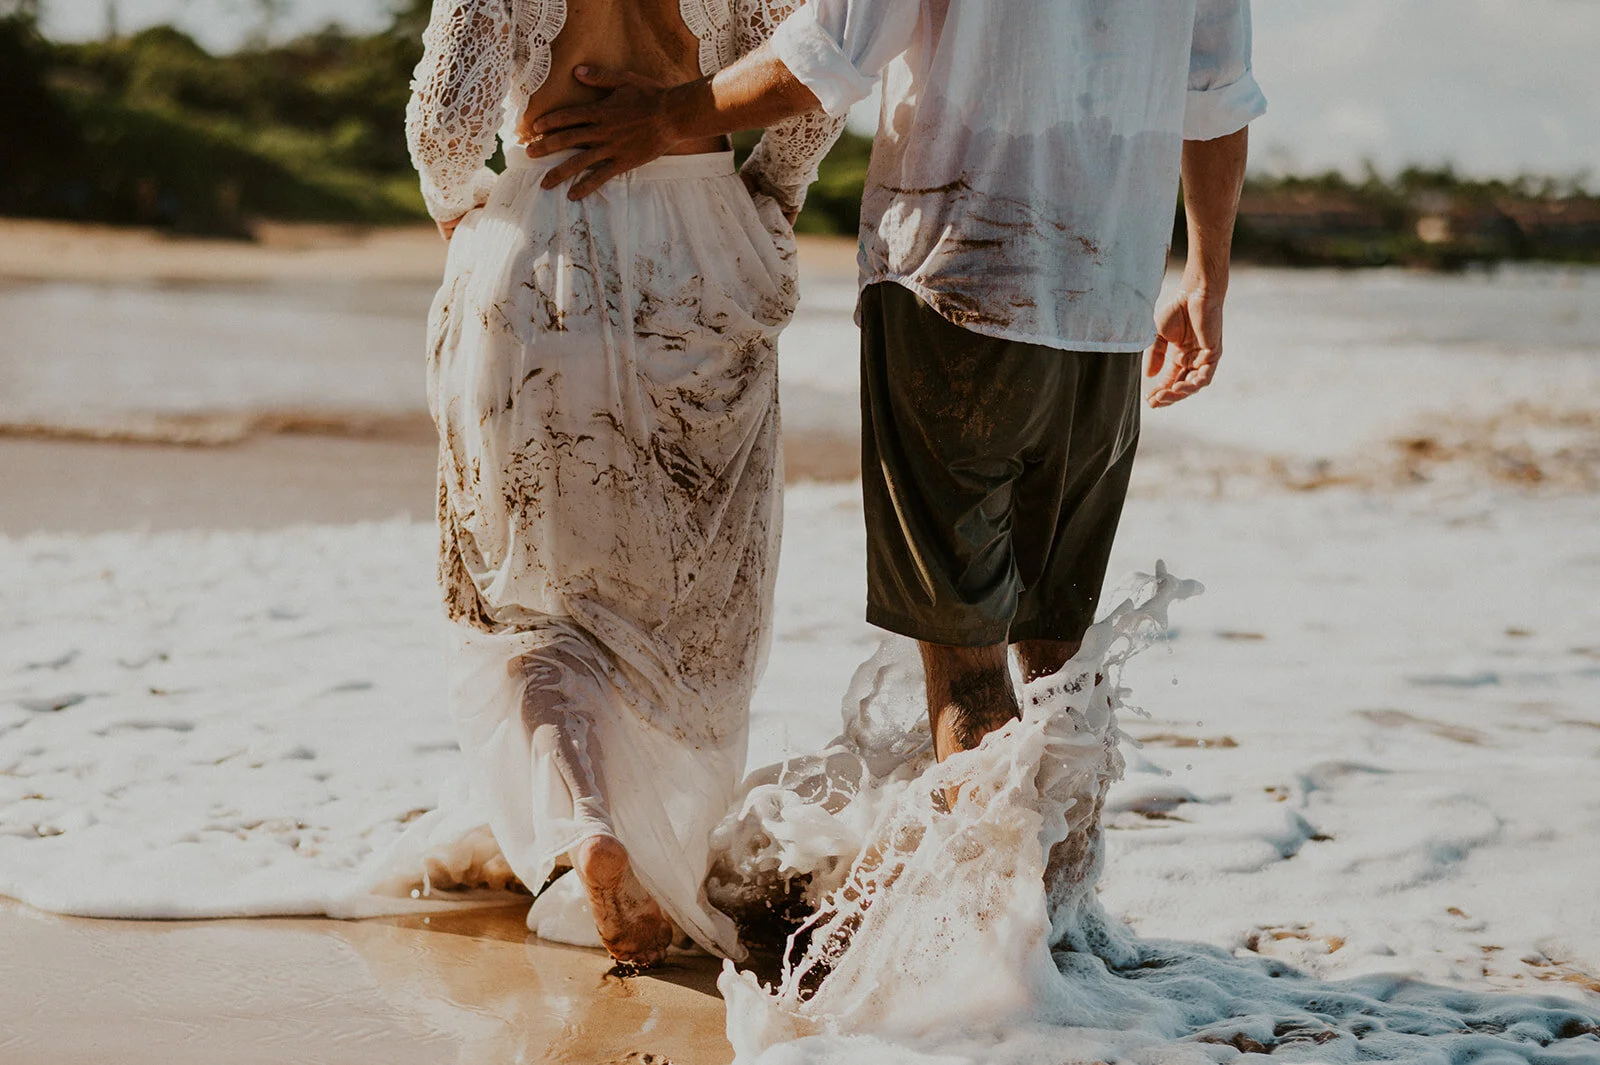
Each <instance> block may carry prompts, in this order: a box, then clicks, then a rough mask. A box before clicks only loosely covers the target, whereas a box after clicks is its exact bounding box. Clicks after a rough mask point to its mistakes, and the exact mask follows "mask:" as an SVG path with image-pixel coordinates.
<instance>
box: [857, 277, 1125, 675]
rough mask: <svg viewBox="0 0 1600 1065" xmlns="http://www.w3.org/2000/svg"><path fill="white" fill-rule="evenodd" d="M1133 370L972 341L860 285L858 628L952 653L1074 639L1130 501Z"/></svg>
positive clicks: (920, 308) (1106, 355)
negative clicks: (861, 563)
mask: <svg viewBox="0 0 1600 1065" xmlns="http://www.w3.org/2000/svg"><path fill="white" fill-rule="evenodd" d="M1140 366H1141V360H1140V356H1139V355H1138V354H1135V353H1128V352H1078V351H1062V350H1060V349H1058V348H1050V347H1045V346H1043V345H1039V344H1024V343H1020V342H1018V341H1011V340H1000V339H996V338H994V337H987V336H983V335H981V334H978V333H972V332H969V331H967V330H965V329H962V328H961V327H959V326H956V325H952V324H951V323H950V322H949V321H948V320H947V319H945V318H943V317H942V316H940V315H939V313H938V312H936V311H934V310H933V309H932V308H930V307H929V306H928V305H927V304H926V303H924V302H923V301H922V300H921V299H919V298H918V297H917V296H916V295H915V294H914V293H912V292H911V291H910V290H908V289H906V288H904V287H902V286H900V285H898V284H894V283H883V284H876V285H870V286H868V287H867V288H866V289H865V290H864V291H863V292H862V294H861V414H862V433H861V472H862V492H863V497H864V501H865V505H866V516H867V620H868V621H870V622H872V623H873V624H874V625H878V626H880V627H882V628H885V629H889V630H891V631H893V632H898V633H902V634H904V635H906V636H911V637H913V638H915V639H918V640H925V641H927V642H930V643H941V644H949V645H955V646H967V647H971V646H978V645H982V644H994V643H1002V642H1016V641H1018V640H1034V639H1049V640H1078V639H1081V638H1082V636H1083V633H1084V630H1085V629H1087V628H1088V627H1089V625H1090V624H1091V623H1093V621H1094V612H1095V605H1096V604H1097V603H1098V602H1099V599H1100V586H1101V584H1102V583H1103V582H1104V580H1105V574H1106V565H1107V562H1108V561H1109V559H1110V556H1111V542H1112V540H1113V539H1114V538H1115V536H1116V532H1117V522H1118V520H1119V519H1120V518H1121V516H1122V503H1123V500H1124V498H1125V497H1126V496H1127V491H1128V474H1129V472H1130V470H1131V468H1132V465H1133V454H1134V450H1135V448H1136V445H1137V443H1138V439H1139V390H1140Z"/></svg>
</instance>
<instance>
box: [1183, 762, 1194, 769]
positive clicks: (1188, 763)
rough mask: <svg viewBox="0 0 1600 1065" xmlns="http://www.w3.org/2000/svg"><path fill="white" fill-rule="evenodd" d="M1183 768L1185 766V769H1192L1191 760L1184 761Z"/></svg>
mask: <svg viewBox="0 0 1600 1065" xmlns="http://www.w3.org/2000/svg"><path fill="white" fill-rule="evenodd" d="M1183 768H1185V769H1193V768H1194V763H1193V762H1185V763H1183Z"/></svg>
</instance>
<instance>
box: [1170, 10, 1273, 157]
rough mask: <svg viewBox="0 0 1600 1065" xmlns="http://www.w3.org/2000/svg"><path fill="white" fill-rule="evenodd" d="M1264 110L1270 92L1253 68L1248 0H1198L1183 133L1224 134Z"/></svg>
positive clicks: (1191, 136)
mask: <svg viewBox="0 0 1600 1065" xmlns="http://www.w3.org/2000/svg"><path fill="white" fill-rule="evenodd" d="M1266 110H1267V98H1266V96H1264V95H1263V94H1262V92H1261V87H1260V86H1259V85H1257V84H1256V79H1255V75H1254V74H1252V73H1251V71H1250V0H1198V2H1197V3H1196V5H1195V16H1194V38H1193V41H1192V43H1191V44H1190V51H1189V95H1188V98H1187V100H1186V101H1185V104H1184V110H1183V139H1184V140H1190V141H1208V140H1215V139H1216V138H1218V137H1226V136H1227V135H1228V134H1230V133H1236V132H1238V131H1239V130H1241V129H1243V128H1244V127H1245V126H1247V125H1249V124H1250V122H1251V121H1252V120H1253V119H1256V118H1259V117H1261V115H1262V114H1263V113H1265V112H1266Z"/></svg>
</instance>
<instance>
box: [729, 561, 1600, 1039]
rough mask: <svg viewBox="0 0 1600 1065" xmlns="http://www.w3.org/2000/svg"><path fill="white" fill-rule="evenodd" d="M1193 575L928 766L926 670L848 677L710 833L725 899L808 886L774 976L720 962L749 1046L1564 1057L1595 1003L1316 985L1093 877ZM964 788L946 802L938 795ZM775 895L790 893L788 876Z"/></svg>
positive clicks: (889, 664)
mask: <svg viewBox="0 0 1600 1065" xmlns="http://www.w3.org/2000/svg"><path fill="white" fill-rule="evenodd" d="M1199 591H1200V587H1199V585H1198V584H1196V583H1194V582H1192V581H1182V580H1179V579H1177V578H1174V577H1172V576H1171V575H1170V574H1168V573H1167V572H1166V571H1165V569H1164V567H1162V566H1161V565H1160V564H1158V565H1157V570H1156V574H1155V575H1154V576H1153V577H1150V578H1147V579H1146V580H1145V581H1144V583H1143V585H1142V587H1141V589H1140V590H1139V593H1138V594H1137V595H1136V596H1135V597H1133V598H1130V599H1128V600H1125V601H1124V602H1122V603H1121V604H1120V605H1119V606H1118V607H1117V608H1116V609H1115V610H1113V611H1112V612H1111V614H1110V615H1109V616H1108V617H1107V618H1106V619H1105V620H1104V621H1102V622H1100V623H1099V624H1097V625H1096V626H1094V628H1093V629H1091V630H1090V632H1089V634H1088V635H1087V637H1086V638H1085V641H1084V646H1083V650H1082V651H1081V652H1080V654H1079V655H1078V656H1077V657H1076V658H1075V659H1074V660H1073V662H1072V663H1070V664H1069V665H1068V666H1067V667H1066V668H1065V669H1064V670H1063V671H1062V672H1061V673H1060V674H1058V675H1057V676H1055V677H1052V678H1046V679H1045V680H1043V681H1040V682H1037V683H1035V684H1031V685H1028V686H1027V687H1026V688H1025V689H1024V713H1023V717H1022V719H1021V720H1020V721H1015V722H1013V723H1011V724H1010V725H1008V726H1007V727H1006V728H1004V729H1002V730H1000V731H999V732H996V733H994V734H993V735H991V736H990V737H989V738H988V739H986V741H985V742H984V744H983V745H982V746H981V747H980V748H979V749H978V750H977V751H973V752H969V753H966V754H962V755H957V756H955V757H952V758H950V759H948V760H947V761H945V762H944V763H942V764H938V765H932V764H930V758H929V746H930V745H929V743H928V738H927V737H928V733H927V726H926V723H925V720H924V719H923V716H922V706H923V704H922V702H921V692H920V683H918V681H919V676H918V670H917V668H916V664H915V662H914V660H913V659H912V657H910V656H911V651H910V648H909V647H908V646H907V645H903V644H901V645H894V644H891V645H886V646H885V647H884V648H882V649H880V651H879V652H878V654H877V655H875V656H874V658H873V659H872V660H870V661H869V662H868V663H867V664H866V666H864V667H863V668H862V669H861V670H860V671H859V672H858V673H857V676H856V680H855V684H854V685H853V690H852V695H851V697H850V698H849V699H847V702H846V705H847V708H851V709H850V710H848V711H847V714H846V729H845V733H844V735H842V736H841V737H840V738H839V739H838V740H836V741H835V742H834V743H833V744H832V745H830V747H829V748H827V749H826V750H825V751H823V752H821V753H820V754H818V755H816V756H812V757H809V758H804V759H796V760H791V761H790V762H787V763H784V764H783V765H782V766H778V767H773V768H772V769H770V770H767V771H765V772H763V773H759V774H757V775H755V776H754V777H753V778H752V780H751V781H750V785H749V787H748V789H747V795H746V798H745V800H744V803H743V805H742V806H741V807H740V809H739V810H738V811H737V813H736V815H735V816H734V817H733V818H732V819H731V820H730V822H729V823H728V824H727V825H725V826H724V829H723V831H722V834H721V836H720V838H719V844H720V846H721V847H722V848H723V851H724V853H723V856H722V859H721V861H720V862H719V866H718V870H717V881H716V883H715V885H714V886H715V888H716V890H717V895H718V897H719V900H720V901H721V902H722V903H723V904H724V905H727V906H729V907H730V908H732V909H735V910H741V915H742V916H744V917H745V918H746V919H747V920H748V919H749V917H750V916H751V910H752V909H753V908H755V905H754V904H756V903H757V900H759V898H760V897H761V895H762V894H763V893H764V892H765V891H769V890H770V887H769V886H770V885H774V884H781V883H796V882H805V881H809V883H808V884H807V885H806V887H805V888H804V889H803V893H804V896H805V900H806V902H807V904H808V905H809V906H810V908H811V910H812V913H811V916H810V917H809V918H808V919H806V920H805V922H804V923H803V925H802V927H801V929H800V930H799V932H797V933H796V934H794V935H793V936H791V937H790V939H789V943H788V951H787V960H786V962H785V965H784V968H783V973H782V976H781V978H780V979H779V981H778V982H777V984H776V985H775V986H771V987H763V986H762V985H761V984H760V982H759V981H758V980H757V979H756V978H755V977H754V976H753V975H751V974H749V973H741V972H739V971H738V970H737V969H736V968H735V967H734V966H733V964H732V963H728V964H727V965H726V966H725V968H724V972H723V976H722V978H721V980H720V981H719V987H720V989H721V991H722V993H723V996H724V998H725V999H726V1000H727V1003H728V1038H729V1040H730V1042H732V1044H733V1046H734V1048H735V1051H736V1053H737V1055H738V1056H737V1060H738V1061H739V1062H744V1063H753V1062H759V1063H763V1065H779V1063H782V1065H801V1063H817V1065H821V1063H835V1065H868V1063H871V1065H880V1063H884V1062H891V1063H906V1065H910V1063H919V1065H920V1063H926V1065H934V1063H938V1065H956V1063H971V1065H977V1063H979V1062H983V1063H1015V1065H1024V1063H1027V1065H1051V1063H1063V1065H1065V1063H1068V1062H1084V1061H1127V1062H1146V1063H1151V1065H1155V1063H1162V1065H1166V1063H1195V1065H1198V1063H1201V1062H1221V1061H1231V1060H1233V1059H1234V1058H1236V1057H1238V1056H1239V1055H1240V1054H1242V1053H1257V1054H1277V1053H1279V1052H1281V1055H1282V1056H1283V1057H1285V1058H1289V1059H1292V1060H1299V1061H1319V1062H1345V1061H1393V1062H1416V1063H1421V1062H1440V1063H1457V1062H1463V1063H1464V1062H1467V1061H1488V1060H1494V1061H1497V1062H1508V1063H1509V1062H1528V1063H1534V1062H1540V1063H1542V1062H1576V1061H1586V1060H1587V1061H1593V1060H1596V1058H1597V1057H1600V1012H1597V1011H1592V1010H1585V1009H1583V1008H1581V1007H1574V1006H1573V1005H1572V1004H1571V1003H1569V1002H1566V1001H1564V1000H1560V999H1556V998H1537V997H1529V996H1510V995H1495V994H1482V993H1471V992H1463V991H1460V990H1457V989H1448V988H1441V987H1434V986H1430V985H1427V984H1423V983H1421V982H1418V981H1413V980H1407V979H1405V978H1402V977H1395V976H1368V977H1362V978H1359V979H1355V980H1349V981H1339V982H1332V981H1319V980H1315V979H1311V978H1309V977H1306V976H1304V975H1302V974H1300V973H1297V972H1295V971H1294V970H1292V969H1290V968H1289V967H1288V966H1286V965H1285V964H1283V963H1282V962H1281V961H1276V960H1271V959H1255V958H1252V959H1235V958H1233V957H1230V956H1229V955H1228V954H1227V953H1225V952H1224V951H1222V950H1219V949H1217V948H1215V947H1210V946H1206V945H1203V944H1189V943H1174V942H1162V941H1153V940H1152V941H1142V940H1139V939H1137V938H1135V937H1134V936H1133V935H1132V934H1131V933H1130V932H1129V931H1128V930H1127V929H1126V928H1124V927H1123V926H1122V925H1121V924H1120V923H1119V922H1116V921H1114V920H1112V919H1110V918H1109V917H1108V916H1107V915H1106V914H1105V912H1104V910H1103V909H1102V908H1101V906H1100V904H1099V901H1098V899H1097V898H1096V895H1095V881H1096V879H1097V878H1098V875H1099V870H1100V865H1101V861H1102V857H1101V855H1102V853H1103V851H1102V841H1101V830H1100V822H1101V806H1102V801H1103V798H1104V796H1105V792H1106V788H1107V786H1108V785H1109V784H1110V783H1111V781H1113V780H1114V779H1116V778H1117V777H1119V776H1120V775H1121V771H1122V767H1123V763H1122V758H1121V756H1120V754H1119V752H1118V749H1117V748H1118V741H1119V739H1120V738H1121V735H1122V734H1121V732H1120V731H1119V729H1118V727H1117V712H1118V710H1120V709H1123V708H1126V707H1127V703H1126V698H1127V696H1128V694H1129V693H1128V692H1127V690H1126V689H1124V688H1122V687H1121V686H1120V683H1119V679H1120V677H1121V675H1122V668H1123V666H1124V664H1125V663H1126V662H1127V661H1128V660H1129V659H1130V658H1131V657H1132V656H1133V655H1135V654H1137V653H1138V652H1140V651H1141V650H1143V649H1144V648H1145V647H1147V646H1149V645H1150V643H1151V642H1153V641H1154V640H1155V639H1157V638H1158V637H1159V635H1160V634H1161V633H1162V632H1164V631H1165V629H1166V617H1167V610H1168V608H1169V606H1170V605H1171V603H1173V602H1174V601H1176V600H1178V599H1183V598H1187V597H1188V596H1191V595H1194V594H1196V593H1197V592H1199ZM953 785H959V786H960V788H961V789H962V790H961V797H960V799H959V801H958V802H957V805H956V806H955V808H954V809H953V810H951V811H949V812H945V811H944V810H943V809H942V808H941V804H940V803H939V801H938V800H937V799H936V796H939V795H941V794H943V793H944V792H945V790H946V789H948V788H949V787H951V786H953ZM777 894H778V895H779V896H780V897H782V892H781V891H780V892H778V893H777Z"/></svg>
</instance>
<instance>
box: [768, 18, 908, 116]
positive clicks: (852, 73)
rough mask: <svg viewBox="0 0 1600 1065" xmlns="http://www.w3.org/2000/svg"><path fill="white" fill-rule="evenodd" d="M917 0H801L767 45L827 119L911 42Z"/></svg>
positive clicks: (868, 87)
mask: <svg viewBox="0 0 1600 1065" xmlns="http://www.w3.org/2000/svg"><path fill="white" fill-rule="evenodd" d="M920 6H921V5H920V3H919V0H806V4H805V6H804V7H801V8H800V9H799V10H798V11H796V12H795V13H794V14H792V15H790V16H789V17H788V18H787V19H785V20H784V21H783V24H782V25H781V26H779V27H778V28H777V30H776V31H775V32H774V33H773V35H772V39H771V41H770V42H769V43H770V44H771V47H772V51H773V53H774V54H775V55H777V57H778V58H779V59H780V60H782V62H783V65H784V66H786V67H788V68H789V72H790V73H791V74H793V75H794V76H795V77H796V78H798V79H799V80H800V82H801V83H802V84H803V85H805V87H806V88H808V89H810V90H811V92H812V93H813V94H814V95H815V96H816V98H817V100H818V101H819V102H820V103H821V104H822V108H823V110H825V111H827V112H828V114H830V115H842V114H844V113H845V112H846V111H848V110H849V109H850V105H851V104H854V103H856V102H857V101H860V100H863V99H865V98H866V97H867V96H869V95H870V94H871V93H872V88H873V86H874V85H875V84H877V81H878V76H879V75H880V74H881V73H882V72H883V68H884V67H886V66H888V65H889V62H890V61H891V60H893V59H894V58H895V57H896V56H898V55H899V54H900V53H902V52H904V51H905V50H906V49H907V48H908V47H909V46H910V44H911V37H912V34H913V33H914V32H915V31H916V26H917V11H918V9H919V7H920Z"/></svg>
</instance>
